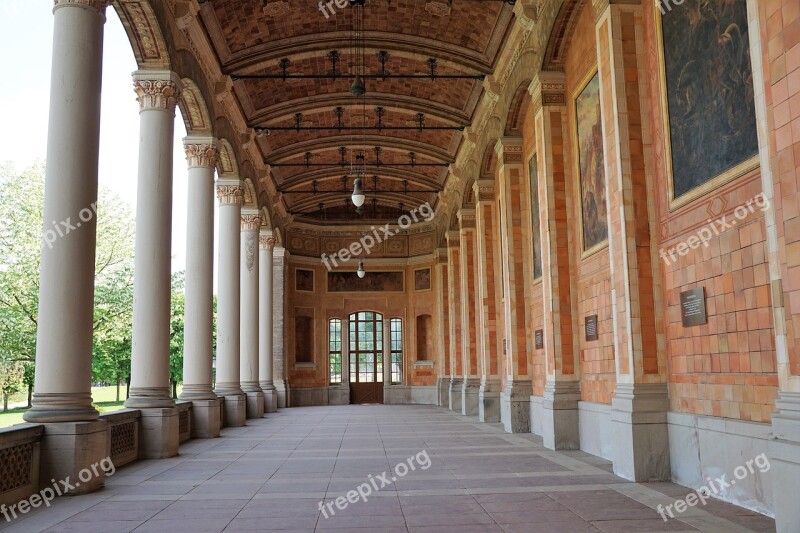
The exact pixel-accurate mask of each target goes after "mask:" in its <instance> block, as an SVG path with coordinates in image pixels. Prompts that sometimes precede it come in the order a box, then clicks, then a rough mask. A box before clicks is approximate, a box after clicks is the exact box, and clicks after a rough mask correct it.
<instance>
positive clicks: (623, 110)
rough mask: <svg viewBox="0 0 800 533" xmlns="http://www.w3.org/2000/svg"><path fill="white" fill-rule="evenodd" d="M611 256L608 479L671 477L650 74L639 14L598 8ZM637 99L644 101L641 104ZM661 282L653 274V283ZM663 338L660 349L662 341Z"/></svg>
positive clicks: (601, 1)
mask: <svg viewBox="0 0 800 533" xmlns="http://www.w3.org/2000/svg"><path fill="white" fill-rule="evenodd" d="M593 5H594V8H595V20H596V24H595V28H596V40H597V64H598V74H599V78H600V87H601V89H600V100H601V102H600V109H601V116H602V123H603V136H604V142H603V156H604V160H605V170H606V198H607V201H608V206H607V210H606V211H607V220H608V248H609V250H608V253H609V256H610V257H612V258H613V259H612V261H610V271H611V300H612V302H614V306H613V309H612V313H613V327H614V353H615V354H616V359H617V360H616V371H617V381H616V383H617V385H616V390H615V392H614V397H613V399H612V403H611V409H612V412H611V418H612V420H613V423H614V428H613V435H614V450H613V452H612V459H613V463H614V473H615V474H617V475H619V476H622V477H624V478H626V479H630V480H632V481H644V480H659V479H669V478H670V460H669V437H668V431H667V411H668V410H669V399H668V397H667V382H666V381H667V379H666V360H665V359H666V358H665V354H664V340H663V330H662V332H661V333H659V332H658V328H657V324H659V325H661V327H662V328H663V327H664V321H663V318H662V317H661V316H660V314H659V313H660V306H658V305H656V304H655V298H654V296H655V294H654V293H655V290H656V289H655V280H656V278H657V277H659V276H660V274H658V270H657V269H658V266H657V265H658V264H659V260H658V251H657V250H656V244H655V239H653V238H652V235H655V234H656V231H657V229H656V227H655V224H654V220H655V218H654V217H655V214H654V213H653V214H651V213H650V212H649V211H650V208H651V206H652V205H653V204H654V203H655V201H654V200H652V198H653V195H654V193H653V191H652V175H650V173H651V172H652V169H653V166H654V165H655V163H653V162H652V161H648V160H647V159H648V157H649V152H650V147H649V145H648V144H649V140H648V139H647V137H646V136H645V135H644V132H646V131H648V126H649V124H648V120H649V119H648V116H647V113H648V107H647V103H646V97H647V96H648V93H645V94H644V95H642V94H640V92H639V91H640V87H644V83H645V80H647V79H648V78H649V74H648V73H647V72H646V71H645V69H644V67H643V65H644V63H643V62H642V61H640V60H639V58H640V57H642V56H643V55H644V54H645V44H644V42H643V41H642V40H637V38H636V36H637V35H642V34H643V32H644V27H643V19H642V6H641V5H630V4H626V5H623V4H617V3H613V4H611V5H609V2H608V0H594V3H593ZM643 97H644V98H645V100H643ZM656 274H658V275H656ZM659 338H660V340H659Z"/></svg>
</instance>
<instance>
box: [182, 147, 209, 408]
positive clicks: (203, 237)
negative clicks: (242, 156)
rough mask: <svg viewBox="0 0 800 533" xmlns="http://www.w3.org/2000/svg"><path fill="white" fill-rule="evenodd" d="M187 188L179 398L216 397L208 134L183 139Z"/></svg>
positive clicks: (198, 398)
mask: <svg viewBox="0 0 800 533" xmlns="http://www.w3.org/2000/svg"><path fill="white" fill-rule="evenodd" d="M184 147H185V149H186V161H187V162H188V164H189V187H188V205H187V224H186V289H185V293H184V294H185V296H184V303H185V306H184V307H185V309H184V341H183V391H182V392H181V396H180V397H181V399H182V400H215V399H216V398H217V396H216V395H215V394H214V391H213V390H212V387H211V381H212V361H213V335H214V331H213V330H214V310H213V304H214V295H213V280H212V275H213V264H214V166H215V165H216V158H217V147H216V145H215V144H214V140H213V139H211V138H207V139H201V138H188V137H187V138H186V139H184Z"/></svg>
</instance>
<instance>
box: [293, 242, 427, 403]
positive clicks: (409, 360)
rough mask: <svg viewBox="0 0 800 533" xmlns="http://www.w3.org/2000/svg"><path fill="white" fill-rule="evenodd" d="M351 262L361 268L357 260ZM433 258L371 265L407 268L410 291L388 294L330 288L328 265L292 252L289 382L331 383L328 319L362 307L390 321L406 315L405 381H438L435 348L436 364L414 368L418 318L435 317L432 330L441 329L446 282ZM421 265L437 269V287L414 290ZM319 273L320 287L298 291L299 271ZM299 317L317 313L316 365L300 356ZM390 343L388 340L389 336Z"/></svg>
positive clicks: (317, 283)
mask: <svg viewBox="0 0 800 533" xmlns="http://www.w3.org/2000/svg"><path fill="white" fill-rule="evenodd" d="M348 266H351V267H352V268H353V269H354V268H355V262H354V261H351V262H350V263H349V264H348ZM434 266H435V265H434V262H433V259H432V258H431V259H428V260H426V261H424V262H418V263H414V264H410V265H404V266H394V265H392V266H388V265H387V266H379V265H377V264H375V263H372V264H367V265H366V268H367V271H368V273H367V275H369V271H370V270H372V271H379V270H387V271H398V270H402V271H404V272H405V292H404V293H396V292H394V293H383V292H363V293H361V292H358V293H356V292H349V293H341V292H328V290H327V269H326V268H325V267H324V266H323V265H322V264H320V263H319V261H315V260H313V259H309V258H301V257H294V256H289V260H288V270H287V274H286V280H287V289H286V298H287V306H286V309H287V315H286V329H285V331H286V366H287V375H288V379H289V385H290V387H293V388H313V387H327V386H328V384H329V383H328V382H329V378H328V372H329V361H328V320H329V319H331V318H340V319H342V320H345V319H347V317H348V315H349V314H351V313H354V312H356V311H376V312H378V313H381V314H382V315H383V317H384V320H385V321H386V320H389V319H390V318H395V317H399V318H402V319H403V369H404V372H403V384H405V385H428V386H430V385H435V384H436V366H435V363H436V360H435V358H437V357H441V354H438V353H436V350H433V353H432V354H431V356H432V357H433V358H434V365H433V366H430V365H420V366H418V367H416V368H415V367H414V362H415V361H416V360H417V338H416V335H417V332H416V317H417V316H418V315H424V314H428V315H431V316H432V317H433V321H434V322H433V324H432V326H433V327H432V330H431V332H429V334H431V335H432V334H434V332H435V331H436V320H437V316H436V305H435V294H436V292H435V291H436V290H439V283H440V281H439V280H438V279H437V276H436V275H435V270H436V269H435V268H434ZM421 268H430V269H431V289H430V290H421V291H415V290H414V271H415V270H418V269H421ZM297 269H303V270H312V271H314V290H313V291H311V292H309V291H298V290H296V270H297ZM298 316H311V317H313V324H314V331H313V332H308V334H310V335H313V340H312V345H313V347H314V353H313V364H304V363H300V364H298V363H297V362H296V354H295V345H296V343H295V318H296V317H298ZM387 341H388V339H387Z"/></svg>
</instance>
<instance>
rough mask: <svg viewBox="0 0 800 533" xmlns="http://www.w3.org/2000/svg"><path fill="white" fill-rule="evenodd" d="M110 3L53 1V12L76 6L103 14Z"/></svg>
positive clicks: (84, 0) (94, 0)
mask: <svg viewBox="0 0 800 533" xmlns="http://www.w3.org/2000/svg"><path fill="white" fill-rule="evenodd" d="M110 3H111V1H110V0H53V10H56V9H58V8H59V7H66V6H77V7H89V8H92V9H95V10H97V11H98V12H100V13H102V14H105V12H106V6H107V5H109V4H110Z"/></svg>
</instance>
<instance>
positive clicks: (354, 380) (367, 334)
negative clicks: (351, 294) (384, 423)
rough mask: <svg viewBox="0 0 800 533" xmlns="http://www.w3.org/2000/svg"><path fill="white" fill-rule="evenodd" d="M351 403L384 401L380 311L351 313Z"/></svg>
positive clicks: (381, 318)
mask: <svg viewBox="0 0 800 533" xmlns="http://www.w3.org/2000/svg"><path fill="white" fill-rule="evenodd" d="M349 324H350V331H349V339H350V342H349V344H350V346H349V352H350V354H349V355H350V356H349V358H348V359H349V360H350V403H383V315H381V314H380V313H375V312H372V311H359V312H358V313H353V314H352V315H350V320H349Z"/></svg>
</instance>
